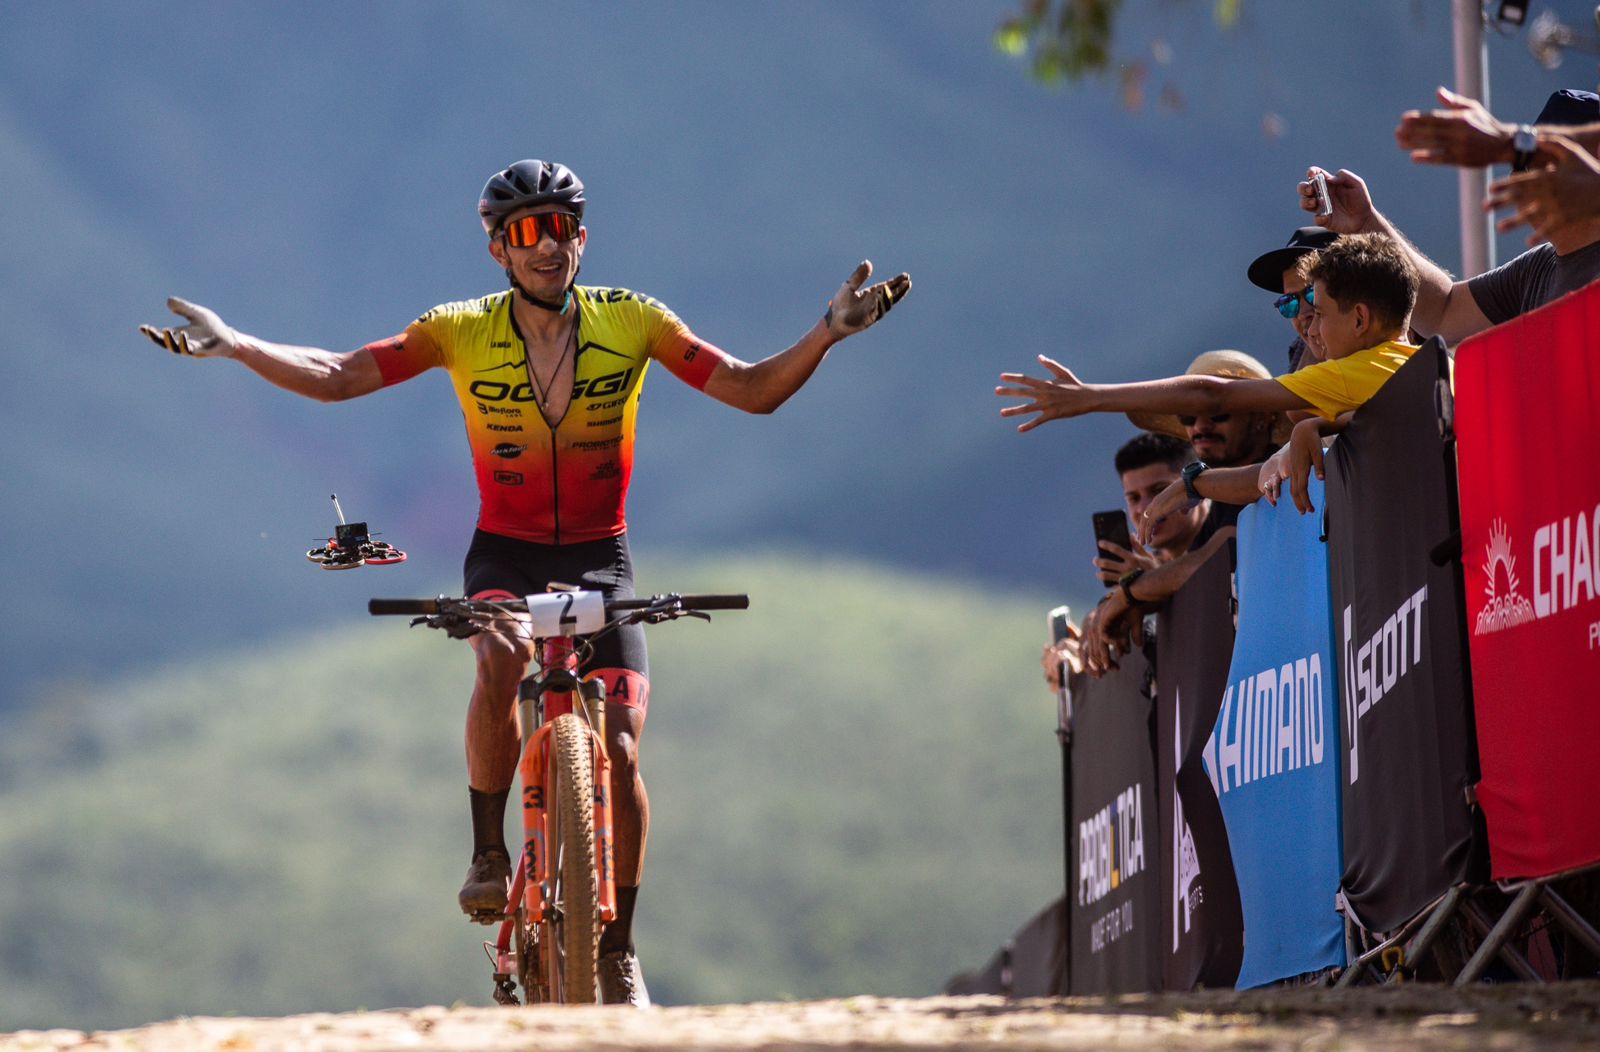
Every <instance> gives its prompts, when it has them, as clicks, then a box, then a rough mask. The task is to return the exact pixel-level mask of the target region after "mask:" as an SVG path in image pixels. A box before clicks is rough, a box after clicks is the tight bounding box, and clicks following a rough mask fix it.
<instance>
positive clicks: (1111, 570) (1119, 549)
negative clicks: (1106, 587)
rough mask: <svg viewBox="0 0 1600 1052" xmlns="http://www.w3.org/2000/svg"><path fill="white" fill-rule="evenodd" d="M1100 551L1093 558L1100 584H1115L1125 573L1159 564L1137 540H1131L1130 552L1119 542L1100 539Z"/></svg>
mask: <svg viewBox="0 0 1600 1052" xmlns="http://www.w3.org/2000/svg"><path fill="white" fill-rule="evenodd" d="M1100 552H1101V555H1100V556H1099V558H1097V559H1095V560H1094V567H1095V569H1096V570H1097V571H1099V574H1100V583H1101V584H1116V583H1117V581H1118V580H1120V579H1121V578H1122V577H1123V575H1125V574H1129V573H1132V572H1133V571H1135V570H1154V569H1155V568H1156V567H1157V566H1159V565H1160V564H1159V563H1158V562H1156V557H1155V556H1154V555H1151V554H1150V553H1149V552H1148V551H1146V550H1145V548H1144V545H1143V544H1141V543H1140V542H1139V541H1137V540H1136V541H1134V542H1133V551H1131V552H1130V551H1129V550H1128V549H1126V548H1124V547H1123V546H1122V545H1120V544H1113V543H1112V542H1111V541H1101V542H1100ZM1106 553H1110V554H1109V555H1107V554H1106Z"/></svg>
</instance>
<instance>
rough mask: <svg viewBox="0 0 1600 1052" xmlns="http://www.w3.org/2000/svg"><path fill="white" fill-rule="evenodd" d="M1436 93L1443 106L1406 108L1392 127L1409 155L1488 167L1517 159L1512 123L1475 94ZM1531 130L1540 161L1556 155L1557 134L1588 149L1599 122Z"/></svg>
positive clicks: (1597, 136)
mask: <svg viewBox="0 0 1600 1052" xmlns="http://www.w3.org/2000/svg"><path fill="white" fill-rule="evenodd" d="M1438 96H1439V102H1440V103H1441V104H1442V105H1443V106H1444V109H1442V110H1431V111H1429V112H1427V113H1423V112H1422V111H1421V110H1409V111H1407V112H1405V113H1402V114H1401V115H1400V126H1399V127H1397V128H1396V129H1395V130H1394V137H1395V141H1396V142H1398V143H1399V144H1400V148H1401V149H1402V150H1406V151H1408V152H1409V153H1410V154H1411V159H1412V160H1413V161H1416V162H1417V163H1418V164H1453V165H1456V166H1457V167H1460V168H1487V167H1489V166H1490V165H1494V164H1511V163H1512V162H1513V161H1514V160H1515V159H1516V150H1515V148H1514V147H1513V145H1512V139H1513V137H1514V136H1515V135H1516V133H1517V126H1516V125H1515V124H1512V123H1511V122H1510V121H1503V120H1500V119H1499V118H1497V117H1495V115H1494V114H1492V113H1490V112H1489V110H1488V107H1486V106H1484V104H1483V103H1481V102H1479V101H1478V100H1477V99H1474V98H1471V97H1469V96H1466V95H1457V94H1456V93H1455V92H1453V91H1451V90H1450V89H1449V88H1440V89H1439V91H1438ZM1534 133H1535V137H1536V139H1537V141H1538V146H1537V151H1536V154H1535V157H1536V159H1537V160H1539V161H1551V160H1554V159H1555V157H1554V151H1552V150H1551V148H1550V143H1551V140H1552V139H1554V138H1556V137H1560V136H1565V137H1566V138H1568V139H1571V140H1572V141H1574V142H1576V143H1577V144H1579V145H1580V146H1582V147H1583V148H1584V149H1586V150H1589V151H1591V152H1592V151H1594V150H1596V149H1597V148H1600V124H1584V125H1579V126H1577V127H1563V126H1560V125H1540V126H1539V127H1537V128H1535V129H1534Z"/></svg>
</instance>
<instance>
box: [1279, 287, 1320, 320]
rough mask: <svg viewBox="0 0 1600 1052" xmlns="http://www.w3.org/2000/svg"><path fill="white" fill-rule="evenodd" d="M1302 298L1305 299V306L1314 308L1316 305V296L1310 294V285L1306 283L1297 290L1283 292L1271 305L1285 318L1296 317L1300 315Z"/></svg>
mask: <svg viewBox="0 0 1600 1052" xmlns="http://www.w3.org/2000/svg"><path fill="white" fill-rule="evenodd" d="M1302 299H1303V300H1305V301H1306V306H1307V307H1313V308H1314V307H1316V305H1317V300H1316V297H1315V296H1313V295H1312V294H1311V286H1310V285H1307V286H1306V287H1305V288H1303V289H1301V290H1300V291H1299V292H1286V293H1284V294H1283V295H1282V296H1279V297H1278V298H1277V299H1275V300H1273V301H1272V305H1273V306H1274V307H1276V308H1278V313H1279V314H1281V315H1283V316H1284V317H1285V318H1298V317H1299V316H1300V301H1301V300H1302Z"/></svg>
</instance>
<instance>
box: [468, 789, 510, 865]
mask: <svg viewBox="0 0 1600 1052" xmlns="http://www.w3.org/2000/svg"><path fill="white" fill-rule="evenodd" d="M467 795H468V796H469V797H471V798H472V857H473V858H477V857H478V856H479V855H481V854H483V853H484V852H485V851H498V852H500V853H501V854H502V855H506V856H508V857H509V856H510V854H511V852H509V851H507V850H506V798H507V797H508V796H510V795H511V790H510V789H509V788H506V789H502V790H500V791H499V792H498V793H480V792H478V790H476V789H474V788H472V787H471V786H470V785H469V786H467Z"/></svg>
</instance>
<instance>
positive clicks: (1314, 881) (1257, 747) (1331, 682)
mask: <svg viewBox="0 0 1600 1052" xmlns="http://www.w3.org/2000/svg"><path fill="white" fill-rule="evenodd" d="M1311 499H1312V502H1313V504H1314V505H1315V507H1316V509H1317V510H1316V512H1315V513H1313V514H1310V515H1301V514H1300V513H1299V512H1297V511H1296V510H1295V508H1294V504H1293V502H1292V501H1291V500H1290V499H1289V495H1288V493H1287V491H1285V493H1284V495H1283V498H1282V499H1281V500H1280V501H1279V503H1278V506H1277V507H1276V508H1274V507H1272V506H1271V505H1269V504H1267V503H1266V502H1265V501H1257V502H1256V503H1255V504H1253V505H1251V506H1250V507H1248V508H1246V509H1245V510H1244V511H1243V512H1242V513H1241V514H1240V516H1239V542H1238V546H1239V560H1238V592H1239V629H1238V635H1237V637H1236V638H1235V640H1234V646H1233V664H1232V667H1231V668H1230V669H1229V670H1228V684H1227V688H1226V690H1225V691H1224V693H1223V696H1222V707H1221V711H1220V712H1219V713H1218V716H1217V722H1216V726H1215V728H1214V729H1213V730H1212V732H1211V739H1210V740H1209V741H1208V742H1207V743H1206V747H1205V756H1204V760H1205V767H1206V773H1207V774H1208V775H1209V776H1210V778H1211V782H1212V785H1213V786H1214V787H1215V788H1216V791H1217V799H1218V801H1219V802H1220V803H1221V805H1222V816H1223V820H1224V822H1226V823H1227V827H1228V843H1229V844H1230V845H1231V846H1232V849H1233V868H1234V871H1235V873H1236V874H1237V877H1238V882H1239V901H1240V906H1241V907H1242V911H1243V913H1244V961H1243V963H1242V964H1241V965H1240V968H1239V979H1238V985H1239V987H1240V988H1241V989H1243V988H1246V987H1252V986H1261V985H1263V984H1265V983H1270V982H1273V981H1275V980H1278V979H1286V978H1289V977H1291V976H1295V975H1300V974H1302V973H1305V972H1312V971H1317V970H1319V969H1322V968H1327V967H1331V966H1333V965H1342V964H1343V963H1344V960H1345V956H1344V925H1343V921H1342V919H1341V918H1340V916H1339V914H1338V913H1337V912H1335V909H1334V901H1335V896H1336V895H1337V893H1338V891H1339V879H1340V877H1341V875H1342V874H1343V870H1344V866H1343V858H1342V854H1343V851H1342V846H1341V839H1340V826H1339V774H1340V765H1339V711H1338V706H1337V700H1336V699H1337V693H1338V681H1339V663H1338V661H1337V660H1335V658H1334V656H1333V655H1334V649H1333V618H1332V614H1331V605H1330V601H1329V598H1328V553H1327V545H1325V544H1324V543H1323V542H1322V540H1321V538H1320V533H1321V526H1322V506H1323V499H1324V498H1323V487H1322V484H1321V483H1320V482H1318V481H1317V480H1316V479H1315V478H1313V479H1312V480H1311Z"/></svg>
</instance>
